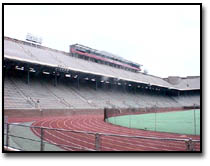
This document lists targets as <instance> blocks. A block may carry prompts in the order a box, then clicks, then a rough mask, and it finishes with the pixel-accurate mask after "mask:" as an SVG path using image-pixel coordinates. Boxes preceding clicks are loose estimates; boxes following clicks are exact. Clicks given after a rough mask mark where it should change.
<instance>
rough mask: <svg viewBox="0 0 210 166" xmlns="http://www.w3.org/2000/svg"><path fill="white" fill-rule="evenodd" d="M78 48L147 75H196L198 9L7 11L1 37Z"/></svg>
mask: <svg viewBox="0 0 210 166" xmlns="http://www.w3.org/2000/svg"><path fill="white" fill-rule="evenodd" d="M27 33H32V34H34V35H37V36H40V37H42V38H43V44H42V45H44V46H47V47H51V48H55V49H58V50H63V51H69V45H71V44H75V43H79V44H83V45H86V46H89V47H92V48H94V49H98V50H104V51H107V52H111V53H113V54H116V55H118V56H121V57H123V58H126V59H128V60H131V61H134V62H137V63H139V64H142V65H143V68H146V69H147V70H148V71H149V74H152V75H156V76H160V77H168V76H190V75H200V6H193V5H189V6H186V5H182V6H178V5H176V6H175V5H173V6H172V5H170V6H161V5H158V6H156V5H154V6H152V5H150V6H145V5H142V6H139V5H138V6H98V5H97V6H75V5H74V6H20V5H18V6H5V8H4V35H5V36H9V37H13V38H17V39H21V40H25V36H26V34H27Z"/></svg>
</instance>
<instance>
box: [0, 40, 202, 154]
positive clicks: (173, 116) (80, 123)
mask: <svg viewBox="0 0 210 166" xmlns="http://www.w3.org/2000/svg"><path fill="white" fill-rule="evenodd" d="M3 42H4V61H3V62H4V63H3V81H4V82H3V87H4V93H3V94H4V96H3V100H4V101H3V108H4V111H3V115H4V140H3V143H4V150H3V151H4V152H6V151H7V152H8V151H197V152H200V151H201V147H200V76H189V77H179V76H177V77H174V76H173V77H168V78H160V77H157V76H153V75H150V74H148V73H144V72H142V71H141V70H142V69H141V66H142V65H141V64H138V63H134V62H132V61H130V60H126V59H124V58H122V57H119V56H116V55H114V54H112V53H108V52H105V51H100V50H96V49H94V48H90V47H87V46H83V45H81V44H74V45H70V47H69V52H64V51H59V50H56V49H53V48H48V47H45V46H42V45H41V42H40V41H38V40H35V39H32V38H27V41H22V40H18V39H14V38H10V37H4V41H3Z"/></svg>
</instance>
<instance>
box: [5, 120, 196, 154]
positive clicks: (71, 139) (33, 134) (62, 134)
mask: <svg viewBox="0 0 210 166" xmlns="http://www.w3.org/2000/svg"><path fill="white" fill-rule="evenodd" d="M5 126H6V128H5V130H4V149H5V150H8V149H11V148H14V149H17V150H21V151H145V150H146V151H162V150H163V151H164V150H167V151H173V150H176V151H200V140H192V139H173V138H156V137H144V136H133V135H117V134H107V133H96V132H87V131H76V130H65V129H55V128H47V127H35V126H28V125H22V124H11V123H5ZM14 142H15V143H14ZM17 144H18V146H17ZM151 144H153V145H151ZM147 145H148V147H147ZM166 145H168V147H167V148H166Z"/></svg>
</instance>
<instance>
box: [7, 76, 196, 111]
mask: <svg viewBox="0 0 210 166" xmlns="http://www.w3.org/2000/svg"><path fill="white" fill-rule="evenodd" d="M4 81H5V82H4V85H5V86H4V87H5V88H4V94H5V95H4V100H5V108H37V107H40V108H43V109H46V108H49V109H50V108H58V109H83V108H86V109H87V108H89V109H94V108H104V107H118V108H130V107H133V108H139V107H140V108H146V107H162V108H164V107H182V106H193V105H194V104H196V105H200V99H199V96H198V95H191V96H189V95H188V96H186V95H182V96H179V97H169V96H165V95H158V94H149V93H144V92H138V93H136V94H134V93H132V92H127V91H126V92H125V91H123V90H121V89H109V90H106V89H103V88H98V89H97V90H95V89H93V88H91V87H89V86H81V87H80V88H79V89H77V88H76V87H75V86H74V85H72V84H68V85H67V84H64V83H59V84H58V85H57V86H56V87H55V86H54V85H53V84H52V81H47V80H40V79H34V78H33V79H32V80H31V81H30V84H29V85H28V84H26V82H25V81H23V79H21V78H8V77H5V80H4ZM37 100H39V104H38V105H37Z"/></svg>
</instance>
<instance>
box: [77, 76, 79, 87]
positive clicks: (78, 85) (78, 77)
mask: <svg viewBox="0 0 210 166" xmlns="http://www.w3.org/2000/svg"><path fill="white" fill-rule="evenodd" d="M77 89H79V76H78V77H77Z"/></svg>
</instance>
